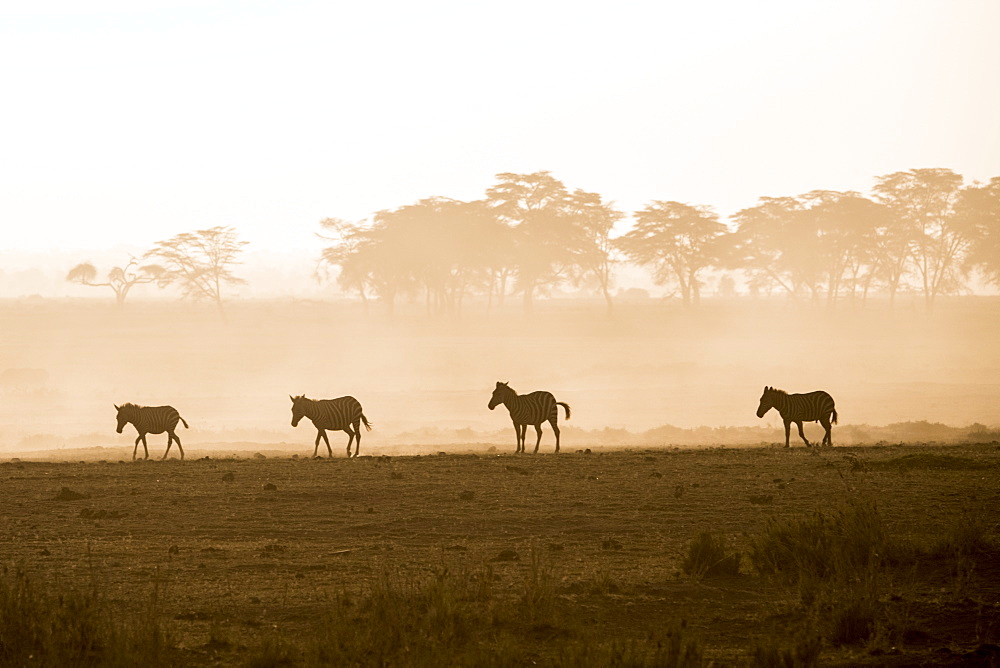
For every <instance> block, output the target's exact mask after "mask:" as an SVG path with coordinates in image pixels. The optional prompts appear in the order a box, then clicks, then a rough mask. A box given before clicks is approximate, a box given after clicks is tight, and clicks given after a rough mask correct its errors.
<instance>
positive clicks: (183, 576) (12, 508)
mask: <svg viewBox="0 0 1000 668" xmlns="http://www.w3.org/2000/svg"><path fill="white" fill-rule="evenodd" d="M927 453H931V454H935V455H937V454H942V453H943V454H947V455H949V456H951V457H954V458H956V459H955V460H954V461H958V462H965V463H971V464H970V466H969V467H965V466H964V464H963V465H961V466H959V467H958V468H926V467H919V466H918V467H915V468H910V469H907V468H899V467H896V468H893V467H889V468H885V467H882V466H880V464H879V463H880V462H888V461H897V462H898V461H901V459H900V458H903V457H907V456H909V455H919V454H927ZM914 461H916V460H914ZM998 466H1000V448H998V447H997V445H996V444H986V445H974V446H973V445H969V446H949V447H942V446H920V445H912V446H897V447H880V448H877V447H876V448H833V449H823V450H820V449H818V448H816V449H805V448H793V449H791V450H785V449H783V448H778V449H775V448H753V449H727V448H712V449H696V450H671V449H650V450H643V451H635V450H623V451H608V452H600V453H592V454H586V453H581V452H573V451H570V452H566V453H564V454H560V455H553V454H547V455H538V456H531V455H526V456H523V455H522V456H514V455H511V454H502V455H492V456H490V455H466V456H460V455H430V456H407V457H391V458H390V457H362V458H359V459H356V460H347V459H344V458H342V457H340V458H335V459H332V460H311V459H307V458H295V459H293V458H289V457H282V458H273V457H271V458H268V457H261V456H258V457H253V456H248V457H247V458H245V459H214V458H203V459H197V460H196V459H189V460H188V461H185V462H180V461H178V460H176V459H172V460H168V461H165V462H153V461H149V462H137V463H131V462H119V461H105V462H80V463H57V462H29V461H19V460H13V461H11V460H6V461H2V462H0V489H2V495H3V503H2V504H0V562H2V563H3V564H5V565H10V564H22V565H24V566H25V567H26V568H28V569H29V571H31V572H32V573H35V574H38V575H40V576H42V577H43V578H44V580H45V581H46V582H47V583H49V584H50V585H52V586H55V587H61V588H71V587H78V586H84V585H86V584H88V583H91V584H93V583H97V584H98V585H99V586H100V587H101V589H102V591H104V592H105V593H106V594H107V595H108V596H109V597H110V598H111V600H113V601H114V602H115V603H116V604H117V605H120V606H121V607H122V609H124V610H134V611H136V612H139V611H141V610H142V609H143V606H144V605H146V602H147V601H148V600H149V596H150V594H151V592H152V591H153V590H154V589H155V590H156V591H157V592H158V596H159V601H160V610H161V614H162V615H163V618H164V619H165V620H167V624H168V625H169V627H170V629H171V630H172V632H173V634H174V638H175V640H176V645H177V647H178V648H179V649H178V651H179V655H178V656H179V657H181V659H183V661H184V662H189V663H192V664H200V663H221V664H224V665H230V664H233V665H236V664H239V663H241V662H242V661H244V660H245V659H246V657H247V656H248V655H249V653H252V652H253V651H254V648H255V647H258V646H259V644H260V643H261V641H262V640H261V639H262V638H263V637H266V636H267V635H268V634H271V633H274V634H280V636H281V637H282V638H283V639H284V640H285V641H287V642H298V641H304V639H305V638H306V637H307V636H308V634H309V633H310V629H312V628H314V624H316V623H317V619H319V618H320V617H321V615H322V613H323V611H324V610H325V609H328V608H329V606H330V602H331V601H332V600H333V599H335V598H336V597H337V596H339V595H342V594H343V593H344V592H354V593H357V594H358V595H362V594H363V593H364V592H365V591H366V588H367V586H368V585H369V584H370V583H371V582H372V580H373V579H374V578H376V577H378V576H379V575H380V574H384V573H386V572H391V573H393V574H395V576H397V577H400V578H402V579H404V580H405V579H408V578H409V579H413V580H414V581H417V580H420V579H421V578H423V577H425V576H427V575H429V574H431V573H433V572H436V571H438V570H439V569H441V568H442V567H447V568H451V569H452V570H454V571H461V570H463V569H467V570H470V571H471V570H475V569H477V568H481V567H482V566H483V565H484V564H489V565H490V567H491V568H492V569H493V572H494V573H495V574H496V576H497V588H498V590H500V591H503V590H504V589H505V588H507V589H509V590H511V591H513V590H514V589H515V588H516V587H517V583H519V582H521V581H522V580H523V578H524V577H525V571H526V569H528V568H529V565H528V564H529V562H530V556H531V554H532V552H535V553H536V556H539V555H540V558H541V559H543V560H544V563H545V564H546V565H547V566H548V567H551V569H552V572H553V573H554V577H555V579H556V586H557V595H558V597H559V600H560V601H561V602H562V605H565V606H566V607H567V609H568V610H573V611H576V612H578V613H579V614H581V615H585V616H586V618H587V619H589V622H588V624H590V625H591V626H593V628H595V629H597V630H599V632H600V633H601V634H603V635H605V636H606V637H609V638H622V639H642V638H643V637H645V634H646V633H647V631H648V630H649V629H651V628H656V627H663V626H665V625H667V624H669V623H671V622H673V621H676V620H679V619H684V620H685V621H686V622H687V624H688V627H689V629H690V630H691V632H692V633H693V634H695V636H696V637H697V638H699V640H700V642H701V643H702V644H703V646H704V647H705V648H706V656H707V657H709V658H712V659H715V660H719V661H722V662H723V663H726V664H732V663H742V662H744V661H746V657H747V654H746V653H747V651H748V650H749V648H750V647H752V646H753V645H754V644H755V643H759V642H761V641H775V642H777V641H782V640H783V639H787V638H792V637H793V636H794V635H795V634H796V633H797V632H798V631H800V630H801V625H802V624H803V623H804V622H803V621H802V619H801V617H800V615H799V612H800V610H801V608H800V605H801V603H800V601H799V595H798V593H797V592H796V591H795V590H794V588H791V587H788V586H785V585H781V584H779V583H777V582H774V581H771V580H768V579H766V578H763V577H761V576H758V575H755V574H753V569H752V568H751V567H750V565H749V563H748V562H747V560H746V558H744V562H743V564H742V567H741V575H739V576H737V577H731V578H723V579H704V580H697V579H694V578H692V577H689V576H687V575H684V574H683V573H682V572H681V567H680V564H681V561H682V559H683V557H684V554H685V551H686V548H687V545H688V544H689V542H690V541H691V540H692V539H693V538H694V537H695V536H696V535H698V534H699V533H700V532H704V531H714V532H717V533H718V534H720V535H722V536H724V537H726V538H727V539H728V541H729V542H730V545H731V547H732V548H734V549H735V550H740V551H744V550H746V548H747V547H748V544H749V541H750V540H751V539H752V537H753V536H755V535H758V534H759V533H760V532H761V531H762V530H763V529H764V527H765V526H766V525H767V523H768V522H769V521H771V520H780V519H783V518H794V517H806V516H809V515H810V514H811V513H813V512H815V511H824V510H830V509H833V508H835V507H837V506H838V504H841V503H843V502H844V501H845V500H848V499H859V498H860V499H869V500H873V501H875V502H876V503H877V506H878V508H879V511H880V514H881V517H882V520H883V522H884V524H885V528H886V530H887V532H888V533H889V534H890V536H891V537H892V538H893V539H898V540H899V541H903V542H908V543H912V544H915V545H926V544H931V543H933V542H934V541H935V540H936V539H937V538H938V537H940V536H942V535H944V534H945V533H946V532H947V531H948V530H949V527H951V526H952V525H953V524H954V523H955V521H956V518H959V517H961V515H962V513H964V512H980V513H986V514H987V516H988V521H989V525H990V527H991V531H992V535H993V538H994V539H996V538H997V522H998V521H1000V515H998V514H997V511H996V509H997V508H1000V476H997V467H998ZM64 488H66V489H68V490H69V491H70V492H73V493H75V494H76V495H79V496H80V497H81V498H75V499H67V498H66V497H67V496H73V495H72V494H70V495H67V494H66V492H64V491H63V490H64ZM766 499H770V500H766ZM505 551H513V553H515V554H516V558H514V559H511V558H509V556H510V555H509V553H508V555H507V557H508V558H500V557H501V555H503V553H505ZM997 556H1000V555H993V556H992V557H990V558H987V559H985V561H981V562H979V563H978V565H977V568H976V569H975V570H974V572H973V574H972V575H971V576H969V577H959V576H958V575H956V573H955V572H954V569H953V568H952V567H951V566H949V565H948V564H943V563H940V564H939V563H937V562H934V561H933V560H932V561H929V562H927V563H923V564H922V565H920V567H919V569H915V570H913V571H912V573H911V575H909V576H908V581H907V583H906V585H905V586H900V587H899V588H898V589H893V590H892V596H894V597H898V598H897V599H894V600H896V601H902V602H903V603H905V608H906V610H907V611H908V612H907V613H906V614H907V619H906V624H907V625H908V627H909V628H910V632H909V634H908V636H907V638H909V641H908V642H906V643H905V644H902V645H900V646H898V647H894V648H893V649H892V651H891V652H889V653H886V651H885V650H884V648H883V649H880V650H878V651H876V652H875V653H872V651H871V648H870V647H865V646H849V647H833V646H825V647H824V650H823V654H822V662H823V663H824V664H828V665H859V664H872V665H886V664H895V665H914V664H918V663H922V662H928V663H947V662H950V661H952V660H955V661H957V660H959V658H960V657H961V655H962V654H963V653H966V652H970V651H974V650H975V649H976V648H977V647H980V646H982V645H983V644H984V643H996V642H997V640H998V639H1000V638H998V635H1000V560H998V559H996V558H995V557H997ZM893 605H896V604H895V603H893ZM900 605H902V604H900ZM574 614H575V613H574ZM220 636H221V637H225V638H227V639H228V640H227V642H226V643H219V642H218V638H219V637H220ZM526 642H531V643H533V644H534V645H537V649H538V652H539V653H540V655H542V656H544V653H545V648H546V643H547V642H548V641H547V640H546V639H545V638H532V639H530V640H526ZM983 665H986V664H983Z"/></svg>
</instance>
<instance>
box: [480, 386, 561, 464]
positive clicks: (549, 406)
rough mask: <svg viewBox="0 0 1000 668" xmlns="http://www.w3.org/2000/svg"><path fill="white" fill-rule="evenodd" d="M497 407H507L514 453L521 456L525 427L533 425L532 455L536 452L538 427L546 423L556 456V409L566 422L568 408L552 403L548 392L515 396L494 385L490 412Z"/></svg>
mask: <svg viewBox="0 0 1000 668" xmlns="http://www.w3.org/2000/svg"><path fill="white" fill-rule="evenodd" d="M500 404H503V405H504V406H506V407H507V410H508V411H509V412H510V420H511V422H513V423H514V433H515V434H516V435H517V450H515V452H524V438H525V435H526V434H527V431H528V425H529V424H532V425H535V432H536V433H537V434H538V440H536V441H535V452H536V453H537V452H538V444H539V443H541V442H542V423H543V422H545V421H546V420H548V421H549V424H551V425H552V431H553V432H555V435H556V452H559V424H558V422H559V409H558V408H556V406H562V407H563V408H565V409H566V419H567V420H568V419H569V414H570V411H569V404H567V403H563V402H562V401H556V398H555V397H553V396H552V393H551V392H532V393H531V394H518V393H517V392H515V391H514V390H513V389H511V387H510V386H509V385H507V383H500V382H498V383H497V387H496V389H495V390H493V396H492V397H490V403H489V406H490V410H493V409H494V408H496V407H497V406H499V405H500Z"/></svg>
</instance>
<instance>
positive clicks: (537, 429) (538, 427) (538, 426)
mask: <svg viewBox="0 0 1000 668" xmlns="http://www.w3.org/2000/svg"><path fill="white" fill-rule="evenodd" d="M524 429H525V431H527V429H528V426H527V425H525V426H524ZM535 433H536V434H538V440H536V441H535V451H534V452H533V453H532V454H535V455H537V454H538V444H539V443H541V442H542V423H541V422H539V423H538V424H536V425H535Z"/></svg>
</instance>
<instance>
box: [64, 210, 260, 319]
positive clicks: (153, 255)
mask: <svg viewBox="0 0 1000 668" xmlns="http://www.w3.org/2000/svg"><path fill="white" fill-rule="evenodd" d="M246 243H247V242H245V241H240V240H239V238H238V236H237V234H236V231H235V230H234V229H233V228H231V227H221V226H220V227H212V228H209V229H206V230H198V231H196V232H184V233H182V234H178V235H176V236H173V237H171V238H170V239H165V240H163V241H158V242H157V243H156V244H155V245H154V246H153V248H151V249H150V250H149V251H147V252H146V253H145V254H144V255H143V256H142V258H134V257H133V258H130V259H129V262H128V264H126V265H125V266H124V267H112V268H111V270H110V271H108V273H107V279H106V282H99V281H98V272H97V268H96V267H95V266H94V265H93V264H91V263H90V262H82V263H80V264H78V265H76V266H75V267H73V268H72V269H70V270H69V273H68V274H67V275H66V280H67V281H71V282H74V283H80V284H81V285H90V286H94V287H109V288H111V289H112V290H113V291H114V293H115V302H116V303H117V305H118V306H119V307H121V306H122V305H123V304H124V303H125V297H126V296H128V293H129V290H130V289H131V288H132V286H134V285H140V284H143V283H156V284H157V285H158V286H160V287H161V288H162V287H166V286H168V285H177V286H178V287H180V289H181V293H182V294H183V296H184V297H185V298H188V299H192V300H194V301H199V300H203V299H204V300H208V301H210V302H212V303H213V304H215V307H216V308H217V309H218V311H219V315H221V316H223V317H225V309H224V306H223V299H222V287H223V285H225V284H227V283H229V284H239V283H245V282H246V281H244V280H243V279H242V278H239V277H238V276H236V275H235V274H233V271H232V267H233V266H234V265H236V264H239V254H240V253H241V252H242V251H243V246H245V245H246ZM141 262H147V264H141Z"/></svg>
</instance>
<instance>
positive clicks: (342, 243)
mask: <svg viewBox="0 0 1000 668" xmlns="http://www.w3.org/2000/svg"><path fill="white" fill-rule="evenodd" d="M319 226H320V227H321V228H322V230H323V231H322V232H318V233H317V234H316V236H318V237H319V238H320V239H323V240H324V241H329V242H333V245H331V246H327V247H326V248H324V249H323V252H322V253H321V254H320V261H319V266H320V268H321V269H325V268H329V267H339V268H340V271H339V272H338V274H337V284H338V285H339V286H340V287H341V288H343V289H344V290H357V291H358V294H359V295H360V296H361V302H362V303H363V304H364V306H365V310H366V311H367V310H368V294H367V292H366V290H365V288H366V287H367V286H368V284H369V282H370V281H369V276H370V273H371V272H370V269H369V268H367V267H365V266H364V262H363V261H364V257H363V255H362V254H361V253H360V249H361V245H362V243H363V240H364V228H363V227H362V225H361V224H360V223H349V222H347V221H346V220H342V219H340V218H324V219H323V220H321V221H319Z"/></svg>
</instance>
